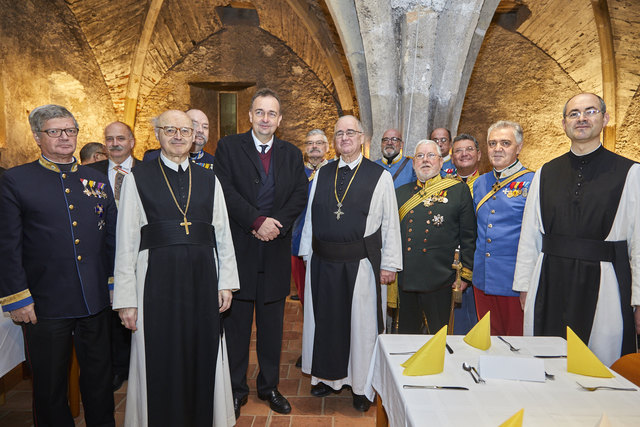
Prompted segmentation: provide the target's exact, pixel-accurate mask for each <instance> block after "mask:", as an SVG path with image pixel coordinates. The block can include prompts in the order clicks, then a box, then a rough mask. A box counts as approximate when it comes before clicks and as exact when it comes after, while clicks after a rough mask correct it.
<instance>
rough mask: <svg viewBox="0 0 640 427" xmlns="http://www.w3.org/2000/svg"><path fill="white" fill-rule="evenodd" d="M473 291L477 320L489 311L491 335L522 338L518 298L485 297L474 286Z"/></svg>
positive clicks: (521, 316)
mask: <svg viewBox="0 0 640 427" xmlns="http://www.w3.org/2000/svg"><path fill="white" fill-rule="evenodd" d="M473 291H474V294H475V296H476V308H477V310H478V320H480V319H482V318H483V317H484V315H485V314H487V312H488V311H491V335H507V336H509V335H510V336H522V323H523V320H524V312H523V311H522V307H521V306H520V298H518V297H506V296H502V295H487V294H485V293H484V292H483V291H481V290H480V289H478V288H476V287H475V286H474V287H473Z"/></svg>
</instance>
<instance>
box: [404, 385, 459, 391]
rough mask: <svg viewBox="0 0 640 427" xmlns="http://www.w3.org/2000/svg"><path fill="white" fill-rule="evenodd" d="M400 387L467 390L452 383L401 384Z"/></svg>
mask: <svg viewBox="0 0 640 427" xmlns="http://www.w3.org/2000/svg"><path fill="white" fill-rule="evenodd" d="M402 388H406V389H418V388H426V389H429V390H469V389H468V388H466V387H459V386H453V385H411V384H403V385H402Z"/></svg>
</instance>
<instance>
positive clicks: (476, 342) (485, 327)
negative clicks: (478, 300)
mask: <svg viewBox="0 0 640 427" xmlns="http://www.w3.org/2000/svg"><path fill="white" fill-rule="evenodd" d="M463 339H464V342H466V343H467V344H469V345H470V346H471V347H475V348H479V349H480V350H487V349H489V347H491V312H490V311H487V314H485V315H484V317H483V318H482V319H481V320H480V321H479V322H478V323H477V324H476V326H474V327H473V329H471V330H470V331H469V333H468V334H467V335H466V336H465V337H464V338H463Z"/></svg>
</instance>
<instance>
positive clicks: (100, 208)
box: [95, 203, 104, 218]
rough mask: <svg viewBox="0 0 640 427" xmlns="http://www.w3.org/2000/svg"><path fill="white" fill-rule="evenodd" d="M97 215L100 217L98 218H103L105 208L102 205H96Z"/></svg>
mask: <svg viewBox="0 0 640 427" xmlns="http://www.w3.org/2000/svg"><path fill="white" fill-rule="evenodd" d="M95 213H96V215H98V218H102V214H103V213H104V206H102V203H98V204H97V205H96V207H95Z"/></svg>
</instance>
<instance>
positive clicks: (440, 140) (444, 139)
mask: <svg viewBox="0 0 640 427" xmlns="http://www.w3.org/2000/svg"><path fill="white" fill-rule="evenodd" d="M433 141H435V142H442V143H445V142H449V138H435V139H434V140H433Z"/></svg>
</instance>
